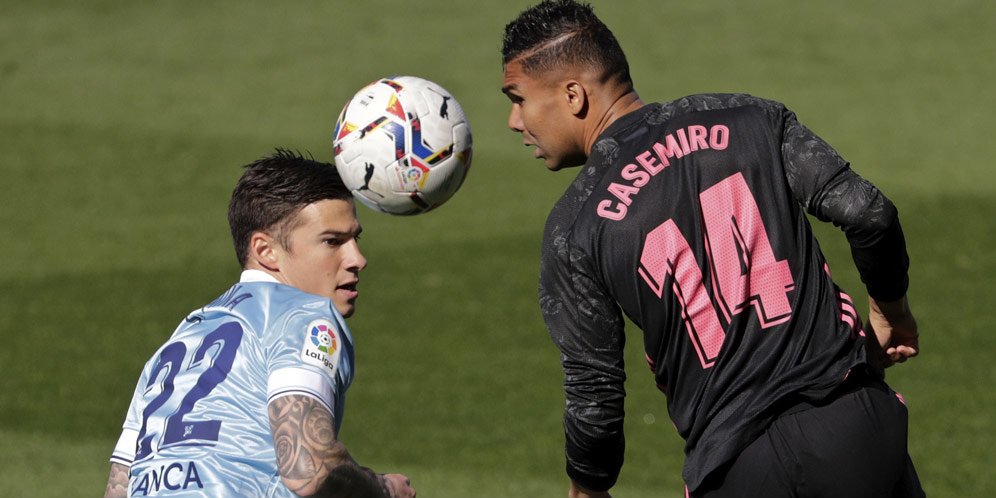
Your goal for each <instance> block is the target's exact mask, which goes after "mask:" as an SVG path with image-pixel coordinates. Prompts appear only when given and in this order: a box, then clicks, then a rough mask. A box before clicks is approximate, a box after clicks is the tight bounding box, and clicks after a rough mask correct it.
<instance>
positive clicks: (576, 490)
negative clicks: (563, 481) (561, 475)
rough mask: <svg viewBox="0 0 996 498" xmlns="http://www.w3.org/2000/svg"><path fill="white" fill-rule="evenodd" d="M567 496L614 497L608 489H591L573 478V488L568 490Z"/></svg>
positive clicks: (585, 497) (581, 497)
mask: <svg viewBox="0 0 996 498" xmlns="http://www.w3.org/2000/svg"><path fill="white" fill-rule="evenodd" d="M567 496H568V498H612V496H611V495H609V492H608V491H591V490H588V489H585V488H584V487H583V486H581V485H580V484H578V483H576V482H574V481H573V480H572V481H571V489H570V490H569V491H568V492H567Z"/></svg>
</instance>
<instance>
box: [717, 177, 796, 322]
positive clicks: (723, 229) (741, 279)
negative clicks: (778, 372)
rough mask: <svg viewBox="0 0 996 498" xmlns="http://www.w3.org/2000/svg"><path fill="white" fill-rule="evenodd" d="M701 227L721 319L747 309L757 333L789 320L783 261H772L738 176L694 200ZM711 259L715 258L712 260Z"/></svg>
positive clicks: (788, 274)
mask: <svg viewBox="0 0 996 498" xmlns="http://www.w3.org/2000/svg"><path fill="white" fill-rule="evenodd" d="M699 199H700V201H701V202H702V213H703V216H704V218H705V225H706V234H707V235H706V250H707V251H708V252H709V253H710V255H711V256H710V260H711V261H712V264H713V266H714V271H713V275H714V276H715V278H716V280H717V283H718V284H719V285H717V286H716V287H717V288H718V289H716V290H717V291H718V292H716V293H715V294H716V302H717V303H718V304H720V310H721V311H722V312H723V316H724V318H725V319H726V320H727V321H729V320H730V319H731V317H732V316H733V315H736V314H738V313H740V312H741V311H743V309H744V308H746V307H747V306H749V305H754V307H755V308H756V309H757V315H758V318H759V319H760V321H761V328H769V327H771V326H774V325H777V324H779V323H783V322H785V321H786V320H788V318H789V316H791V313H792V308H791V306H790V305H789V300H788V296H787V295H786V293H787V291H789V290H792V289H793V288H794V287H795V283H794V281H793V279H792V270H791V269H790V268H789V264H788V262H787V261H785V260H776V259H775V253H774V251H773V250H772V248H771V243H770V242H769V240H768V232H767V230H766V229H765V227H764V221H763V220H762V219H761V212H760V211H759V210H758V208H757V203H756V202H755V201H754V196H753V194H752V193H751V191H750V189H749V188H748V187H747V182H746V181H745V180H744V177H743V174H742V173H737V174H735V175H733V176H730V177H728V178H726V179H725V180H723V181H721V182H719V183H717V184H716V185H714V186H712V187H710V188H709V189H707V190H706V191H705V192H702V193H701V194H699ZM712 255H715V256H712Z"/></svg>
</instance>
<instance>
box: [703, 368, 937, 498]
mask: <svg viewBox="0 0 996 498" xmlns="http://www.w3.org/2000/svg"><path fill="white" fill-rule="evenodd" d="M907 416H908V413H907V411H906V405H905V403H904V402H903V400H902V398H901V397H900V396H899V395H898V394H897V393H896V392H895V391H893V390H892V389H890V388H889V386H888V385H886V384H885V382H883V381H881V380H878V379H876V378H872V377H865V376H860V377H859V378H858V379H855V380H849V381H848V382H846V383H845V384H844V385H843V386H842V387H841V388H839V389H837V390H836V391H835V392H834V393H833V394H832V395H831V396H829V397H828V398H827V399H825V400H823V401H821V402H820V403H817V404H815V405H811V404H806V405H799V406H796V407H794V408H793V409H789V410H787V411H786V412H784V413H783V414H782V415H780V416H779V417H778V418H777V419H775V421H774V422H772V424H771V426H770V427H768V430H767V431H766V432H764V433H763V434H761V436H760V437H758V438H757V440H755V441H754V442H753V443H751V444H750V445H749V446H748V447H747V448H745V449H744V451H743V452H741V453H740V455H738V456H737V458H736V459H734V460H733V461H731V462H730V463H728V464H727V465H726V466H724V467H722V468H721V469H719V470H717V471H716V472H713V473H712V474H710V475H709V476H708V477H707V478H706V480H705V482H703V484H702V485H701V486H700V487H699V489H697V490H695V492H694V493H691V494H690V496H691V497H693V498H726V497H738V498H739V497H753V496H757V497H765V498H780V497H793V498H802V497H828V498H829V497H833V498H844V497H847V498H862V497H868V498H883V497H886V498H889V497H896V498H899V497H904V498H905V497H923V496H925V495H924V492H923V489H922V488H921V486H920V480H919V478H918V477H917V474H916V469H915V468H914V467H913V462H912V460H910V457H909V453H908V452H907V449H906V441H907V439H906V438H907Z"/></svg>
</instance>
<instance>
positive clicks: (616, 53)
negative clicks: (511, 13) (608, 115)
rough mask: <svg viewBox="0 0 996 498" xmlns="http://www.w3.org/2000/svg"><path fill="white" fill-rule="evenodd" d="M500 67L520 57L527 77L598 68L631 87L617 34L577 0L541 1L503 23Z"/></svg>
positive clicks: (626, 64)
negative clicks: (537, 74)
mask: <svg viewBox="0 0 996 498" xmlns="http://www.w3.org/2000/svg"><path fill="white" fill-rule="evenodd" d="M501 55H502V64H508V63H509V62H510V61H512V60H515V59H518V58H520V57H522V59H521V63H522V70H523V71H524V72H525V73H526V74H533V73H536V72H545V71H549V70H552V69H561V68H564V67H569V66H574V67H587V68H594V69H598V70H601V72H602V81H608V80H609V79H611V78H615V79H617V80H618V81H619V82H621V83H630V84H631V83H632V79H631V78H630V75H629V63H628V62H627V61H626V54H625V53H623V50H622V47H620V46H619V42H618V41H616V37H615V35H613V34H612V31H610V30H609V28H608V26H606V25H605V23H603V22H602V21H601V20H600V19H599V18H598V17H596V16H595V12H594V10H592V8H591V5H589V4H587V3H581V2H577V1H575V0H544V1H543V2H541V3H539V4H537V5H534V6H533V7H530V8H528V9H526V10H524V11H522V13H520V14H519V17H517V18H515V20H513V21H512V22H510V23H508V24H507V25H505V36H504V39H503V40H502V48H501Z"/></svg>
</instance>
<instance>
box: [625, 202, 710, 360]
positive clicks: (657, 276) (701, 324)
mask: <svg viewBox="0 0 996 498" xmlns="http://www.w3.org/2000/svg"><path fill="white" fill-rule="evenodd" d="M638 272H639V274H640V276H641V277H643V280H644V281H645V282H646V283H647V285H649V286H650V288H651V289H652V290H653V292H654V294H656V295H657V297H662V296H663V294H664V281H665V280H666V279H667V277H668V276H669V275H673V276H674V285H673V286H672V288H673V291H674V294H675V297H677V298H678V302H679V303H680V305H681V313H682V318H683V319H684V322H685V328H686V330H687V332H688V337H689V338H690V339H691V340H692V345H693V346H694V348H695V352H696V353H697V354H698V356H699V361H700V362H701V363H702V368H709V367H711V366H712V365H713V364H714V363H715V361H716V357H717V356H719V350H720V349H721V348H722V347H723V341H724V340H725V339H726V331H725V330H724V329H723V326H722V325H721V324H720V323H719V317H718V316H717V315H716V311H715V310H714V309H713V307H712V301H711V300H710V299H709V292H708V291H706V288H705V285H703V283H702V282H703V281H702V271H701V270H700V269H699V265H698V263H697V262H696V261H695V254H694V253H692V248H691V247H689V245H688V241H687V240H685V237H684V236H683V235H682V234H681V231H680V230H679V229H678V226H677V225H676V224H675V223H674V221H673V220H667V221H666V222H664V223H663V224H661V225H660V226H658V227H657V228H655V229H654V230H653V231H651V232H650V233H649V234H647V238H646V241H645V243H644V246H643V254H642V255H641V256H640V268H639V269H638Z"/></svg>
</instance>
